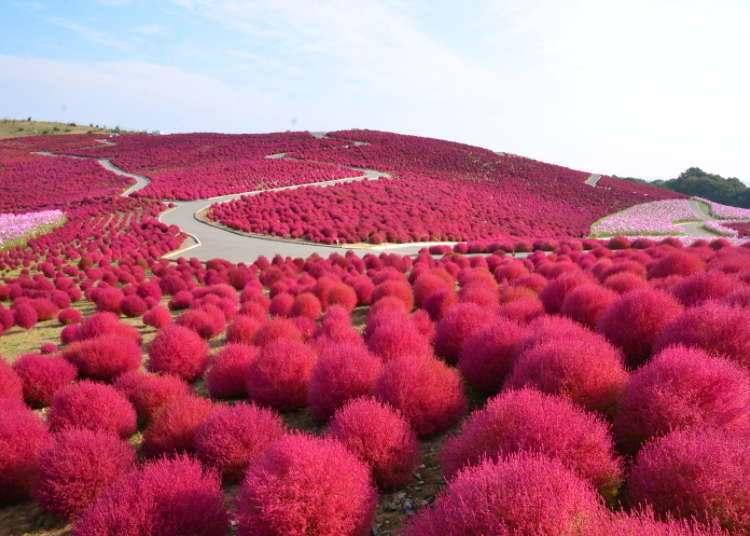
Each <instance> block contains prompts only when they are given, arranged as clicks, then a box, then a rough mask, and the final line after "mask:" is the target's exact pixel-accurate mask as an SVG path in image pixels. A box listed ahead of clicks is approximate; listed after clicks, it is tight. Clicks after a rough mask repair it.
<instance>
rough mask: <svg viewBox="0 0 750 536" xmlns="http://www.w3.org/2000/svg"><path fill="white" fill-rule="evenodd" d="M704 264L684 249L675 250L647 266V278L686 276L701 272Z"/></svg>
mask: <svg viewBox="0 0 750 536" xmlns="http://www.w3.org/2000/svg"><path fill="white" fill-rule="evenodd" d="M705 267H706V264H705V263H704V262H703V261H702V260H701V259H700V258H699V257H697V256H695V255H691V254H690V253H687V252H684V251H675V252H674V253H669V254H668V255H665V256H664V257H662V258H661V259H659V260H658V261H655V262H654V263H653V264H651V265H650V266H649V267H648V278H649V279H654V278H660V277H668V276H670V275H681V276H688V275H691V274H694V273H696V272H702V271H703V270H704V269H705Z"/></svg>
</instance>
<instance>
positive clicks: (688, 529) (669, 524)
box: [593, 510, 728, 536]
mask: <svg viewBox="0 0 750 536" xmlns="http://www.w3.org/2000/svg"><path fill="white" fill-rule="evenodd" d="M593 534H612V535H616V536H644V535H645V536H728V534H727V533H726V532H724V531H723V530H721V528H720V527H719V525H718V523H715V522H714V523H711V526H707V525H703V524H700V523H695V522H693V521H690V520H674V519H670V520H667V521H660V520H657V519H656V518H655V516H654V515H653V513H652V512H651V511H648V510H646V511H644V512H641V511H635V512H631V513H629V514H625V513H617V514H611V515H605V516H603V517H602V521H601V524H600V526H598V527H597V529H596V531H595V532H594V533H593Z"/></svg>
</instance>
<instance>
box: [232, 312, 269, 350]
mask: <svg viewBox="0 0 750 536" xmlns="http://www.w3.org/2000/svg"><path fill="white" fill-rule="evenodd" d="M262 323H263V322H262V320H260V319H258V318H255V317H253V316H248V315H244V314H239V315H237V316H236V317H235V318H234V321H233V322H232V323H231V324H230V325H229V327H228V328H227V342H230V343H238V344H248V345H249V344H253V340H254V338H255V334H256V333H257V332H258V329H259V328H260V326H261V325H262Z"/></svg>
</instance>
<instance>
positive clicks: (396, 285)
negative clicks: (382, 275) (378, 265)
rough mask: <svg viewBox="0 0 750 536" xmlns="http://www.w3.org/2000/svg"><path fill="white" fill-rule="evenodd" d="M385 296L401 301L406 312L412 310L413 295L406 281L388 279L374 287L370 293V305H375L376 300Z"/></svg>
mask: <svg viewBox="0 0 750 536" xmlns="http://www.w3.org/2000/svg"><path fill="white" fill-rule="evenodd" d="M386 296H389V297H393V298H397V299H399V300H400V301H402V302H403V303H404V305H405V306H406V311H407V312H408V311H411V310H412V309H414V293H413V292H412V290H411V285H409V283H408V282H407V281H406V280H403V279H388V280H386V281H383V282H382V283H380V284H378V285H376V286H375V289H374V290H373V291H372V303H373V304H375V303H377V302H378V300H380V299H382V298H385V297H386Z"/></svg>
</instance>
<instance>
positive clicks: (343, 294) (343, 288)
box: [326, 283, 358, 312]
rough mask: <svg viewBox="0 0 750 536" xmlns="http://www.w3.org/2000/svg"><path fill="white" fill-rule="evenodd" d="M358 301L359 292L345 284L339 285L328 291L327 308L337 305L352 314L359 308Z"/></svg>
mask: <svg viewBox="0 0 750 536" xmlns="http://www.w3.org/2000/svg"><path fill="white" fill-rule="evenodd" d="M357 301H358V297H357V292H356V291H355V290H354V289H353V288H352V287H350V286H349V285H347V284H345V283H337V284H335V285H333V286H332V287H331V288H330V289H328V295H327V296H326V308H328V307H332V306H334V305H336V306H339V307H343V308H344V309H345V310H346V311H349V312H351V311H353V310H354V308H355V307H356V306H357Z"/></svg>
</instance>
